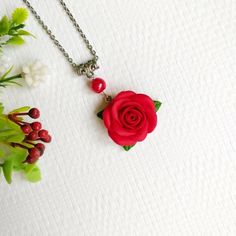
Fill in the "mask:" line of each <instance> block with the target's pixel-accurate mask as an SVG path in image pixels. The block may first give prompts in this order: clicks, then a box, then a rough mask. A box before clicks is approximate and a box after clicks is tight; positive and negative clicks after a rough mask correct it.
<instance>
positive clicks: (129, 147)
mask: <svg viewBox="0 0 236 236" xmlns="http://www.w3.org/2000/svg"><path fill="white" fill-rule="evenodd" d="M133 146H134V145H130V146H123V148H124V149H125V151H129V150H130V149H131V148H132V147H133Z"/></svg>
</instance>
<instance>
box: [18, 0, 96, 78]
mask: <svg viewBox="0 0 236 236" xmlns="http://www.w3.org/2000/svg"><path fill="white" fill-rule="evenodd" d="M22 1H23V2H24V3H25V4H26V6H27V7H28V8H29V10H30V11H31V13H32V14H33V15H34V17H35V18H36V20H37V21H38V23H39V24H40V25H41V26H42V28H43V29H44V31H45V32H46V33H47V34H48V35H49V37H50V39H51V40H52V41H53V43H54V44H55V45H56V46H57V48H58V49H59V50H60V51H61V52H62V54H63V55H64V57H65V58H66V59H67V61H68V62H69V63H70V65H72V67H74V68H78V70H79V72H78V73H79V75H82V74H85V75H87V77H90V76H91V75H92V74H93V70H95V69H97V68H98V66H97V65H96V63H97V60H98V56H97V53H96V51H95V50H94V49H93V46H92V45H91V44H90V42H89V40H88V39H87V37H86V35H85V34H84V32H83V30H82V29H81V28H80V25H79V24H78V23H77V22H76V20H75V18H74V16H73V15H72V13H71V12H70V10H69V9H68V7H67V6H66V4H65V2H64V1H63V0H58V1H59V2H60V4H61V6H62V7H63V9H64V10H65V12H66V14H67V15H68V16H69V18H70V20H71V22H72V23H73V25H74V26H75V28H76V30H77V31H78V32H79V34H80V36H81V38H82V39H83V41H84V43H85V45H86V47H87V48H88V50H89V52H90V53H91V55H92V56H93V59H92V60H90V61H88V62H86V63H84V64H80V65H77V64H76V63H75V62H74V60H73V59H72V58H71V57H70V56H69V54H68V53H67V51H66V50H65V49H64V47H63V46H62V45H61V43H60V42H59V41H58V40H57V39H56V36H55V35H54V34H53V33H52V31H51V30H50V29H49V27H48V26H47V25H46V24H45V23H44V21H43V20H42V19H41V17H40V16H39V15H38V13H37V12H36V11H35V9H34V8H33V7H32V5H31V4H30V2H29V1H27V0H22ZM91 62H92V66H91ZM89 63H90V67H91V68H85V69H88V70H90V71H89V73H91V74H87V71H85V72H84V73H81V67H83V68H84V67H85V66H86V65H87V64H89ZM88 75H89V76H88Z"/></svg>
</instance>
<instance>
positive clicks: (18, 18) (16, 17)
mask: <svg viewBox="0 0 236 236" xmlns="http://www.w3.org/2000/svg"><path fill="white" fill-rule="evenodd" d="M28 16H29V13H28V11H27V10H26V9H25V8H16V9H15V10H14V11H13V13H12V22H13V23H14V24H17V25H19V24H22V23H23V22H25V21H26V20H27V18H28Z"/></svg>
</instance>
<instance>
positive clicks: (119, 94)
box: [114, 90, 136, 100]
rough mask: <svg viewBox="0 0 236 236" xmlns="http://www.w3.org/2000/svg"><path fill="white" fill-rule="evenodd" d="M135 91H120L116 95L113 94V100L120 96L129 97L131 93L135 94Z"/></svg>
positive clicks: (118, 98)
mask: <svg viewBox="0 0 236 236" xmlns="http://www.w3.org/2000/svg"><path fill="white" fill-rule="evenodd" d="M135 94H136V93H135V92H133V91H130V90H127V91H122V92H120V93H118V94H117V95H116V96H115V98H114V99H115V100H120V99H122V98H129V97H131V96H133V95H135Z"/></svg>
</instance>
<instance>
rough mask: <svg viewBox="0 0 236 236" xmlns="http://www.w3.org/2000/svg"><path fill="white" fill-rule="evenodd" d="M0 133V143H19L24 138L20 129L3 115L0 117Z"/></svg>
mask: <svg viewBox="0 0 236 236" xmlns="http://www.w3.org/2000/svg"><path fill="white" fill-rule="evenodd" d="M0 133H3V135H0V142H1V141H2V142H13V143H21V142H22V141H23V140H24V138H25V134H24V133H23V132H22V130H21V129H20V127H19V126H18V125H17V124H15V123H14V122H12V121H11V120H9V119H8V117H7V116H4V115H0Z"/></svg>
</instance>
